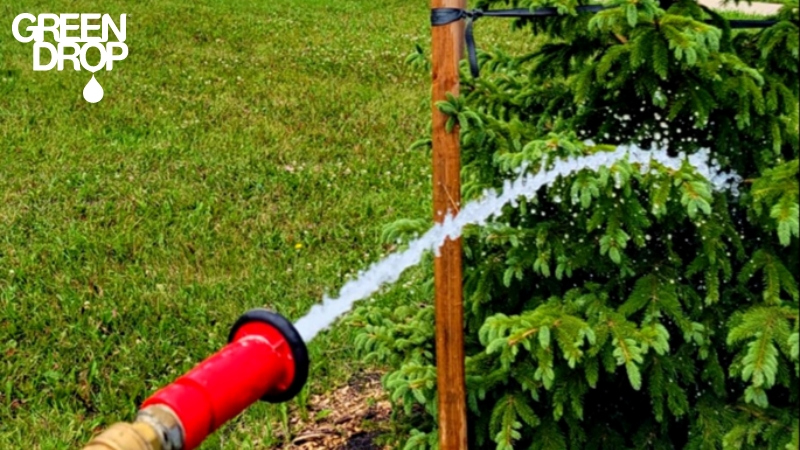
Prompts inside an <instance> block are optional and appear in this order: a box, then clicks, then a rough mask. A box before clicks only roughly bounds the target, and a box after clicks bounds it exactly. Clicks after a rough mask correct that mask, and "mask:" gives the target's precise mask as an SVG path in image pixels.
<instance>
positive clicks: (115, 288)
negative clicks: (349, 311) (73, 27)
mask: <svg viewBox="0 0 800 450" xmlns="http://www.w3.org/2000/svg"><path fill="white" fill-rule="evenodd" d="M23 12H28V13H32V14H39V13H42V12H53V13H64V12H79V13H80V12H83V13H88V12H101V13H109V14H112V16H114V17H115V18H117V17H118V15H119V14H120V13H127V14H128V21H127V41H126V43H127V45H128V48H129V51H130V54H129V56H128V58H127V59H126V60H124V61H122V62H119V63H116V64H115V66H114V70H113V71H111V72H106V71H101V72H99V73H98V74H97V79H98V81H99V82H100V83H101V85H102V86H103V87H104V89H105V98H104V99H103V100H102V101H101V102H100V103H97V104H89V103H87V102H85V101H84V100H83V98H82V94H81V93H82V90H83V87H84V85H85V84H86V83H87V82H88V81H89V79H90V78H91V74H90V73H89V72H86V71H81V72H76V71H73V70H65V71H63V72H58V71H55V70H54V71H49V72H34V71H33V70H32V63H31V60H32V44H21V43H19V42H17V41H16V40H14V39H13V37H12V34H11V23H12V20H13V19H14V17H15V16H16V15H18V14H20V13H23ZM428 14H429V13H428V2H427V1H426V0H419V1H417V0H414V1H407V0H388V1H381V2H376V1H373V0H336V1H329V0H324V1H323V0H260V1H253V0H195V1H190V2H185V1H179V0H142V1H136V2H123V1H118V0H114V1H108V0H103V1H101V0H14V1H11V2H3V4H2V5H0V448H2V449H13V448H26V449H40V448H41V449H64V448H79V447H80V445H81V444H83V443H85V441H86V440H87V439H88V438H89V437H90V436H91V434H92V433H93V432H94V431H96V430H98V429H99V427H102V426H105V425H108V424H110V423H112V422H115V421H118V420H130V419H132V418H133V416H134V414H135V410H136V408H137V406H138V404H139V403H140V402H141V401H142V400H143V399H144V398H145V397H146V396H148V395H149V394H151V393H152V392H153V391H154V390H155V389H156V388H157V387H159V386H162V385H164V384H165V383H168V382H169V381H170V380H172V379H174V378H175V377H176V376H177V375H179V374H181V373H182V372H184V371H186V370H188V369H189V368H191V367H192V366H193V365H194V364H196V363H197V362H199V361H200V360H201V359H203V358H204V357H206V356H208V355H210V354H211V353H212V352H214V351H215V350H217V349H218V348H220V347H221V346H222V345H224V343H225V342H226V338H227V333H228V330H229V327H230V325H231V324H232V323H233V321H234V320H235V319H236V318H237V317H238V315H239V314H241V313H242V312H244V311H245V310H247V309H249V308H252V307H260V306H266V307H269V308H273V309H274V310H277V311H278V312H280V313H282V314H284V315H285V316H287V317H289V318H290V319H293V320H294V319H297V318H298V317H300V316H302V315H303V314H304V313H305V312H306V311H307V310H308V309H309V307H310V306H311V305H312V304H313V303H314V302H315V301H318V300H319V299H320V297H321V295H322V294H323V292H325V291H328V292H334V291H335V290H336V289H337V288H338V287H339V286H341V285H342V284H343V283H344V282H345V281H346V280H347V278H348V276H352V275H353V274H354V273H355V272H356V271H358V270H360V269H363V268H365V267H366V266H367V265H368V264H369V263H370V262H373V261H376V260H377V259H379V258H380V257H381V255H382V254H385V252H386V249H387V247H386V246H384V245H382V244H381V242H380V231H381V228H382V227H383V226H385V225H386V224H387V223H390V222H392V221H394V220H396V219H398V218H404V217H429V216H430V215H431V214H430V179H429V174H430V167H429V166H430V162H429V155H428V154H426V152H424V151H414V152H409V151H408V150H407V148H408V146H409V144H410V143H412V142H413V141H415V140H417V139H418V138H420V137H421V136H424V135H425V133H426V132H427V123H428V116H429V107H428V106H427V98H428V94H429V92H430V91H429V89H430V83H429V77H428V76H425V75H424V74H421V73H419V72H417V71H414V70H413V69H411V68H409V67H408V66H407V65H406V64H404V59H405V56H406V55H407V54H408V53H409V52H410V51H412V50H413V48H414V44H420V45H422V46H423V47H425V48H427V47H428V45H429V24H428ZM351 334H352V331H350V330H349V329H347V328H346V327H343V326H340V327H337V328H335V329H334V330H333V331H332V332H329V333H325V334H324V335H322V336H321V337H320V338H319V339H317V340H316V341H315V342H313V343H312V344H311V353H312V358H313V369H312V371H313V372H312V375H311V382H310V383H309V386H308V389H307V390H306V391H304V393H303V394H302V395H301V398H300V402H302V400H303V399H302V397H305V396H307V395H308V394H309V393H322V392H325V390H326V389H328V388H330V387H332V386H335V385H336V384H337V383H340V382H342V381H343V380H346V379H347V377H348V376H349V375H350V374H351V373H355V372H356V371H358V370H359V369H360V368H362V366H363V364H362V363H360V362H359V360H358V359H357V357H356V355H354V353H353V351H352V344H351V342H352V338H351ZM285 413H286V408H285V407H280V406H267V405H257V406H256V407H254V408H251V409H250V410H249V411H248V412H247V413H246V414H245V415H243V416H242V417H240V418H238V419H236V420H234V421H233V422H232V423H231V424H229V425H228V426H226V427H225V428H224V429H223V430H222V431H221V432H220V433H217V434H216V435H215V436H214V437H212V438H211V439H210V440H209V441H208V442H207V444H206V445H205V446H204V447H203V448H208V449H210V448H226V449H248V448H263V447H264V446H266V445H268V444H270V442H271V440H272V439H273V438H272V436H273V433H274V432H275V431H276V430H275V429H274V428H273V427H271V425H270V424H271V423H275V422H276V421H277V422H279V421H280V420H281V416H282V415H283V414H285Z"/></svg>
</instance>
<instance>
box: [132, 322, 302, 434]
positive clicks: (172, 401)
mask: <svg viewBox="0 0 800 450" xmlns="http://www.w3.org/2000/svg"><path fill="white" fill-rule="evenodd" d="M308 365H309V361H308V351H307V350H306V346H305V343H304V342H303V339H302V338H301V337H300V334H299V333H298V332H297V330H295V328H294V326H293V325H292V324H291V323H290V322H289V321H288V320H286V319H285V318H284V317H283V316H280V315H278V314H275V313H273V312H270V311H267V310H265V309H254V310H251V311H248V312H247V313H245V314H244V315H242V316H241V317H240V318H239V320H237V321H236V323H235V324H234V325H233V328H232V329H231V332H230V336H229V344H228V345H226V346H225V347H223V348H222V349H221V350H220V351H219V352H217V353H216V354H214V355H212V356H211V357H209V358H208V359H206V360H205V361H203V362H201V363H200V364H198V365H197V366H196V367H195V368H193V369H192V370H191V371H189V372H188V373H186V374H185V375H183V376H182V377H180V378H178V379H177V380H175V382H173V383H172V384H170V385H168V386H167V387H165V388H163V389H161V390H159V391H158V392H156V393H155V394H154V395H153V396H152V397H150V398H148V399H147V400H145V402H144V403H143V404H142V409H144V408H147V407H149V406H155V405H164V406H167V407H169V408H170V409H171V410H172V411H174V412H175V415H176V416H177V417H178V419H179V420H180V423H181V425H182V428H183V447H182V448H181V449H182V450H192V449H194V448H196V447H198V446H199V445H200V443H201V442H203V440H204V439H205V438H206V437H207V436H208V435H209V434H211V433H213V432H214V431H215V430H216V429H217V428H219V427H220V426H221V425H222V424H224V423H225V422H227V421H228V420H230V419H232V418H234V417H236V416H237V415H239V413H241V412H242V411H244V410H245V409H246V408H247V407H248V406H250V405H252V404H253V403H255V402H256V401H258V400H259V399H261V400H265V401H268V402H273V403H277V402H285V401H288V400H291V399H292V398H293V397H294V396H295V395H297V394H298V393H299V392H300V390H301V389H303V386H304V385H305V383H306V380H307V379H308Z"/></svg>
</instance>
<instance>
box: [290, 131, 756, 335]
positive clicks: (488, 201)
mask: <svg viewBox="0 0 800 450" xmlns="http://www.w3.org/2000/svg"><path fill="white" fill-rule="evenodd" d="M626 157H627V158H628V161H629V162H630V163H633V164H638V165H639V168H640V170H641V172H642V173H645V172H647V171H649V170H650V165H651V164H652V163H653V162H657V163H659V164H661V165H662V166H665V167H668V168H670V169H673V170H678V169H680V167H681V166H682V164H683V161H688V162H689V164H691V165H692V166H693V167H694V168H695V170H696V171H697V172H698V173H699V174H700V175H702V176H703V177H705V178H706V179H707V180H709V181H710V182H711V184H712V187H713V188H714V189H715V190H725V189H730V190H731V191H733V192H734V194H735V193H736V189H737V185H738V184H739V182H740V178H739V177H738V176H737V175H735V174H730V173H724V172H722V170H721V169H720V168H719V167H718V166H717V165H716V163H715V162H713V161H709V152H708V150H706V149H703V150H701V151H699V152H697V153H695V154H692V155H690V156H688V157H686V156H685V155H680V156H678V157H672V156H669V155H668V154H667V152H666V150H643V149H641V148H639V147H637V146H624V147H618V148H617V149H616V150H615V151H614V152H599V153H595V154H593V155H590V156H583V157H575V158H569V159H565V160H559V161H556V162H555V164H554V165H553V167H552V168H550V169H547V170H542V171H539V172H538V173H535V174H531V173H525V171H524V170H523V171H522V173H521V174H520V176H519V177H517V179H515V180H513V181H511V180H506V181H505V183H504V185H503V189H502V193H498V192H496V191H487V192H486V193H485V195H484V196H483V197H482V198H480V199H478V200H475V201H472V202H470V203H468V204H466V205H465V206H464V207H463V208H461V211H459V213H458V214H457V215H456V216H453V215H452V214H448V215H447V216H446V217H445V219H444V221H443V222H442V223H437V224H436V225H434V226H433V227H431V228H430V229H429V230H428V231H427V232H426V233H425V234H423V235H422V236H421V237H419V238H417V239H415V240H413V241H411V242H410V243H409V244H408V247H407V248H406V249H404V250H403V251H400V252H397V253H393V254H391V255H389V256H387V257H386V258H384V259H382V260H380V261H378V262H376V263H374V264H372V265H371V266H370V267H369V268H368V269H367V270H364V271H362V272H360V273H359V274H358V276H357V277H356V278H354V279H352V280H350V281H348V282H347V283H345V284H344V286H342V288H341V290H339V293H338V296H337V297H330V296H328V295H325V296H324V297H323V299H322V303H321V304H317V305H314V306H313V307H312V308H311V310H310V311H309V312H308V314H306V315H305V316H303V317H301V318H300V319H298V320H297V322H295V327H296V328H297V330H298V331H299V332H300V335H301V336H302V337H303V340H304V341H305V342H309V341H310V340H311V339H313V338H314V337H315V336H316V335H317V334H319V332H320V331H322V330H324V329H326V328H328V327H329V326H330V325H331V324H332V323H333V322H334V321H335V320H336V319H337V318H338V317H340V316H342V315H343V314H345V313H346V312H348V311H349V310H350V309H351V308H352V307H353V304H354V303H355V302H356V301H358V300H362V299H365V298H368V297H370V296H371V295H372V294H374V293H375V292H377V291H378V290H379V289H380V288H381V287H382V286H384V285H386V284H389V283H394V282H395V281H397V279H398V278H399V277H400V275H401V274H402V273H403V272H404V271H405V270H406V269H408V268H409V267H411V266H414V265H416V264H418V263H419V262H420V260H421V259H422V256H423V255H424V254H425V252H426V251H434V252H438V249H439V247H440V246H441V245H442V244H443V243H444V242H445V240H446V239H447V238H450V239H455V238H457V237H459V236H460V235H461V231H462V230H463V228H464V227H465V226H466V225H470V224H477V225H483V224H485V223H486V222H487V221H488V220H490V219H491V218H492V217H493V216H495V215H499V214H500V213H501V212H502V208H503V206H505V205H506V204H512V205H515V204H516V201H517V199H518V198H520V197H525V198H527V199H532V198H533V197H534V196H535V195H536V192H537V191H538V190H539V189H540V188H542V187H544V186H547V185H549V184H550V183H552V182H553V181H555V180H556V179H557V178H558V177H560V176H568V175H570V174H573V173H576V172H579V171H581V170H584V169H589V170H594V171H597V170H598V169H600V167H603V166H606V167H610V166H611V165H613V164H614V163H616V162H618V161H620V160H622V159H623V158H626Z"/></svg>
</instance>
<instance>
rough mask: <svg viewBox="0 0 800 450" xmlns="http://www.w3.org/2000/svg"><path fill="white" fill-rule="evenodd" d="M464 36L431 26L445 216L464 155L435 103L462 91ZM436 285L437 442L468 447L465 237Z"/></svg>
mask: <svg viewBox="0 0 800 450" xmlns="http://www.w3.org/2000/svg"><path fill="white" fill-rule="evenodd" d="M431 8H461V9H464V8H466V1H465V0H431ZM463 42H464V21H463V20H459V21H457V22H454V23H451V24H449V25H443V26H435V27H433V30H432V67H433V211H434V220H435V221H436V222H441V221H442V220H444V217H445V215H446V214H447V213H451V214H455V213H457V212H458V210H459V208H460V205H461V155H460V152H461V150H460V148H459V132H458V127H456V128H454V129H453V130H452V132H451V133H448V132H447V130H446V129H445V124H446V122H447V118H448V117H447V116H446V115H445V114H442V113H441V112H440V111H439V110H438V109H437V108H436V102H438V101H440V100H445V99H446V95H445V94H446V93H448V92H450V93H452V94H453V95H456V96H457V95H458V88H459V80H458V62H459V60H460V59H461V55H462V52H463ZM434 282H435V286H436V370H437V376H436V377H437V380H436V382H437V388H438V392H439V446H440V447H441V450H466V449H467V414H466V392H465V385H464V325H463V324H464V306H463V301H462V289H461V287H462V284H461V283H462V267H461V239H458V240H456V241H451V240H448V241H447V242H445V244H444V245H443V246H442V248H441V249H440V256H439V257H437V258H436V259H435V262H434Z"/></svg>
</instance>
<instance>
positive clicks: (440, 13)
mask: <svg viewBox="0 0 800 450" xmlns="http://www.w3.org/2000/svg"><path fill="white" fill-rule="evenodd" d="M611 8H617V6H602V5H582V6H578V7H576V8H575V10H576V11H577V12H579V13H591V14H595V13H598V12H600V11H603V10H606V9H611ZM557 15H559V14H558V10H557V9H556V8H553V7H544V8H538V9H498V10H494V11H491V10H490V11H484V10H482V9H472V10H466V9H460V8H434V9H432V10H431V26H434V27H437V26H442V25H449V24H451V23H453V22H457V21H459V20H462V19H465V20H466V21H467V24H466V27H465V28H464V40H465V41H466V45H467V56H468V59H469V69H470V72H471V73H472V76H473V78H478V77H479V76H480V69H479V66H478V55H477V51H476V49H475V35H474V32H473V29H472V24H473V23H474V22H475V21H476V20H478V19H479V18H481V17H484V16H485V17H501V18H515V19H526V18H534V17H547V16H557ZM709 23H710V21H709ZM728 23H729V25H730V27H731V28H738V29H743V28H767V27H771V26H772V25H775V24H776V23H778V21H777V20H730V21H728Z"/></svg>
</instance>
